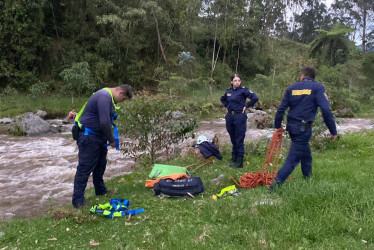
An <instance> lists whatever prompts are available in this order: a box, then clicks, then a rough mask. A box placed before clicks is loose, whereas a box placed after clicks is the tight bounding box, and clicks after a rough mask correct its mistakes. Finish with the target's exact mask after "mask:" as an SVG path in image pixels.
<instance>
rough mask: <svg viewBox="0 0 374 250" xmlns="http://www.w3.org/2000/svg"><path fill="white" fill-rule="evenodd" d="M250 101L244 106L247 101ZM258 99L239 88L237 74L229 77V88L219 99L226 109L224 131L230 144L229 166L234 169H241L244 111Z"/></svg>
mask: <svg viewBox="0 0 374 250" xmlns="http://www.w3.org/2000/svg"><path fill="white" fill-rule="evenodd" d="M248 98H249V99H250V101H249V102H248V103H247V104H246V101H247V99H248ZM257 101H258V97H257V95H256V94H255V93H253V92H252V91H250V90H249V89H247V88H246V87H243V86H241V79H240V76H239V75H238V74H234V75H233V76H232V77H231V88H229V89H227V90H226V92H225V94H224V95H223V96H222V97H221V102H222V104H223V105H225V107H226V108H227V111H228V112H227V114H226V117H225V118H226V129H227V132H228V133H229V135H230V139H231V143H232V158H231V162H232V164H231V165H230V166H231V167H234V168H242V167H243V157H244V138H245V132H246V131H247V115H246V113H245V110H246V109H247V108H249V107H252V106H253V105H255V103H256V102H257Z"/></svg>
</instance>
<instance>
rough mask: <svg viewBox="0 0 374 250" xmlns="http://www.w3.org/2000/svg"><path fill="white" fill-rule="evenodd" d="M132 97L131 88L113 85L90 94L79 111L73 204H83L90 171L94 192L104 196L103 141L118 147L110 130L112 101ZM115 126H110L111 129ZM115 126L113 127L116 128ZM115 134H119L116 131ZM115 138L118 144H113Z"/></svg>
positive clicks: (105, 148)
mask: <svg viewBox="0 0 374 250" xmlns="http://www.w3.org/2000/svg"><path fill="white" fill-rule="evenodd" d="M131 98H132V87H131V86H130V85H127V84H122V85H120V86H118V87H115V88H104V89H101V90H99V91H97V92H96V93H95V94H93V95H92V96H91V97H90V98H89V99H88V101H87V103H86V105H85V107H83V108H82V109H83V110H81V111H80V112H79V113H78V115H77V116H78V117H77V118H76V121H77V122H78V123H79V134H78V139H77V144H78V148H79V153H78V158H79V163H78V167H77V172H76V174H75V178H74V193H73V198H72V204H73V206H74V207H75V208H79V207H82V206H84V205H85V201H86V199H85V198H84V191H85V189H86V186H87V181H88V177H89V176H90V174H91V173H92V179H93V184H94V187H95V194H96V195H105V194H106V193H107V192H108V190H107V189H106V187H105V184H104V179H103V176H104V172H105V169H106V163H107V161H106V157H107V153H108V149H107V147H106V146H107V145H106V143H107V142H109V145H110V146H111V147H116V148H117V149H119V146H118V145H116V144H118V138H115V134H114V133H113V131H112V125H113V124H114V123H113V120H114V119H115V118H116V115H117V114H116V113H115V106H114V105H115V104H118V103H120V102H123V101H125V100H127V99H131ZM114 127H115V125H113V128H114ZM115 129H116V128H115ZM116 134H117V136H116V137H118V133H116ZM116 141H117V143H116Z"/></svg>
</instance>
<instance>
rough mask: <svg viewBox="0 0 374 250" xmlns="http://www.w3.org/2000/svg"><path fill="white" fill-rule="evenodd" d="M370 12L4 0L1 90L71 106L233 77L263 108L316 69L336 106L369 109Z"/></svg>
mask: <svg viewBox="0 0 374 250" xmlns="http://www.w3.org/2000/svg"><path fill="white" fill-rule="evenodd" d="M373 6H374V4H373V1H372V0H344V1H338V3H336V4H333V5H332V6H331V8H327V6H326V5H325V4H324V3H322V2H321V1H312V0H292V1H286V0H283V1H260V0H254V1H246V0H190V1H180V0H154V1H146V0H140V1H139V0H136V1H134V0H126V1H124V0H92V1H72V0H52V1H45V0H14V1H10V0H5V1H1V2H0V40H1V41H2V42H1V43H0V93H1V95H2V97H4V96H11V95H17V94H18V93H21V94H22V95H26V94H29V95H30V96H33V97H35V98H37V97H39V96H69V97H72V101H73V102H74V98H76V97H79V96H81V95H86V94H90V93H92V92H93V91H95V90H97V89H99V88H101V87H104V86H114V85H116V84H118V83H123V82H125V83H129V84H131V85H133V86H134V87H135V88H136V90H151V91H152V93H154V92H155V91H158V92H161V93H165V94H168V95H170V96H171V97H178V96H183V95H184V94H185V93H186V92H185V89H186V88H194V89H198V88H200V87H201V86H202V85H204V87H205V86H208V88H209V89H210V93H212V91H214V90H215V89H223V88H226V87H227V86H228V85H229V77H230V75H231V74H232V73H233V72H239V73H240V74H241V75H242V78H243V79H244V80H246V82H245V84H247V85H248V84H249V85H250V87H251V88H252V89H253V90H254V91H255V92H256V93H258V94H259V96H260V99H261V103H259V105H260V108H266V107H267V106H273V105H277V104H278V103H279V99H280V97H281V95H282V92H283V90H284V87H285V86H287V85H288V84H289V83H291V82H293V81H294V80H296V78H297V76H298V74H299V70H300V68H301V67H302V66H305V65H312V66H315V67H317V68H318V70H319V76H318V80H320V81H322V82H323V83H324V84H325V85H326V87H327V90H328V92H329V93H328V94H329V96H330V99H331V100H332V102H333V107H334V109H341V108H345V107H349V108H351V109H352V110H353V111H358V102H359V101H364V102H365V103H373V102H374V100H373V98H372V97H371V96H372V93H373V92H374V89H373V79H374V75H373V72H374V55H373V54H372V53H370V52H369V51H370V49H371V48H372V45H373V43H374V38H373V36H374V33H373V26H372V24H373V20H372V19H373V11H374V10H373V8H374V7H373ZM352 41H356V42H359V43H360V47H361V50H359V49H357V48H356V46H355V45H354V43H353V42H352ZM187 93H190V92H187ZM261 105H263V107H262V106H261Z"/></svg>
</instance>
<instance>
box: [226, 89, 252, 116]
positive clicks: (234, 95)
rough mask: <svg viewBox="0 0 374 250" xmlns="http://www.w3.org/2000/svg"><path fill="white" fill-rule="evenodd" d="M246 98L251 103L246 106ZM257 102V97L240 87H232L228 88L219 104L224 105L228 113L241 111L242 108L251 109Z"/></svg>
mask: <svg viewBox="0 0 374 250" xmlns="http://www.w3.org/2000/svg"><path fill="white" fill-rule="evenodd" d="M247 98H249V99H250V100H251V101H250V102H248V103H247V104H246V103H245V102H246V100H247ZM257 101H258V97H257V95H256V94H255V93H253V92H252V91H250V90H249V89H247V88H246V87H242V86H239V87H238V88H236V89H234V88H233V87H231V88H228V89H227V90H226V92H225V94H224V95H223V96H222V97H221V102H222V104H223V105H225V107H226V108H227V110H228V111H243V108H244V107H247V108H249V107H252V106H253V105H255V103H256V102H257Z"/></svg>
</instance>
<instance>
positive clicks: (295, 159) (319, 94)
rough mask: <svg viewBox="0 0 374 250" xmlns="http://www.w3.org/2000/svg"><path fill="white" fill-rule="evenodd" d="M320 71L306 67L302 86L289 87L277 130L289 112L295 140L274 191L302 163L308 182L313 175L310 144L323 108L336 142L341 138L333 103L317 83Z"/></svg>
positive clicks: (281, 107) (292, 138)
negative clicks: (317, 74) (331, 106)
mask: <svg viewBox="0 0 374 250" xmlns="http://www.w3.org/2000/svg"><path fill="white" fill-rule="evenodd" d="M315 77H316V70H315V69H314V68H312V67H305V68H303V69H302V70H301V76H300V82H296V83H294V84H292V85H291V86H289V87H288V88H287V90H286V93H285V95H284V98H283V100H282V102H281V104H280V106H279V108H278V111H277V114H276V116H275V122H274V127H275V128H276V129H280V128H281V126H282V120H283V115H284V112H285V111H286V110H287V108H289V112H288V115H287V127H286V130H287V131H288V133H289V134H290V137H291V141H292V144H291V148H290V152H289V153H288V156H287V159H286V161H285V163H284V164H283V166H282V168H281V169H280V170H279V171H278V173H277V177H276V178H275V180H274V182H273V184H272V185H271V186H270V190H273V189H274V187H275V186H276V185H281V184H283V183H284V181H285V180H286V179H287V177H288V176H289V175H290V174H291V173H292V171H293V170H294V169H295V167H296V165H297V164H299V162H301V171H302V173H303V176H304V178H308V177H310V176H311V174H312V153H311V151H310V146H309V140H310V138H311V136H312V127H311V126H312V123H313V121H314V118H315V116H316V113H317V108H318V107H319V108H320V109H321V112H322V116H323V120H324V122H325V124H326V126H327V128H328V129H329V131H330V134H331V138H332V139H333V140H335V139H336V137H337V131H336V125H335V121H334V117H333V114H332V112H331V109H330V103H329V100H328V98H327V95H326V93H325V88H324V86H323V85H322V84H320V83H318V82H315V80H314V78H315Z"/></svg>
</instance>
